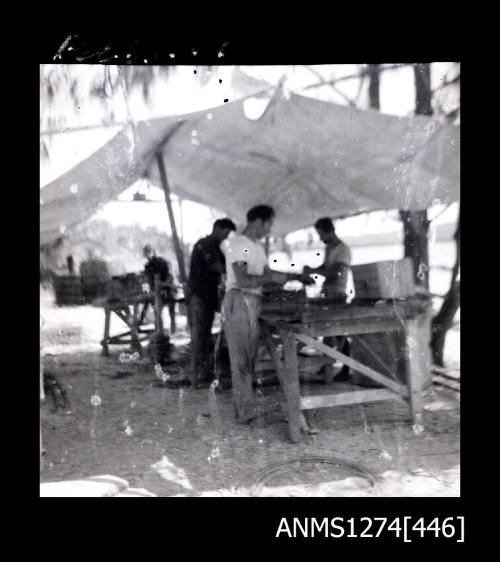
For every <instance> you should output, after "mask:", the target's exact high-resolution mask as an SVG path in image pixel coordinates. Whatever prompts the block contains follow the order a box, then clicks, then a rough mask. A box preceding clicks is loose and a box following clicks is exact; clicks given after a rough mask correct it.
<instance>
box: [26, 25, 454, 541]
mask: <svg viewBox="0 0 500 562" xmlns="http://www.w3.org/2000/svg"><path fill="white" fill-rule="evenodd" d="M75 41H76V40H75V38H74V37H73V36H72V35H71V34H68V36H67V37H66V39H64V41H63V42H61V45H60V46H59V48H58V49H56V50H55V51H54V56H53V57H52V59H51V60H49V59H46V62H45V63H43V64H40V65H39V72H40V99H39V102H40V232H39V235H40V239H39V243H40V244H39V245H40V311H39V312H40V314H39V317H40V497H44V498H47V497H51V498H53V497H92V498H93V497H162V498H165V497H178V498H192V497H212V498H235V497H248V498H250V497H252V498H263V497H267V498H269V497H273V498H275V497H284V498H304V497H308V498H310V497H314V498H330V497H335V498H340V497H342V498H388V497H391V498H408V497H411V498H414V497H419V498H428V497H432V498H445V497H446V498H450V497H454V498H459V497H460V495H461V476H460V458H461V457H460V454H461V451H460V443H461V426H460V413H461V408H460V62H459V61H458V60H445V59H440V58H439V57H437V58H436V59H435V60H433V61H431V62H425V61H424V62H418V61H411V62H403V61H402V60H401V58H400V57H398V56H394V59H391V58H389V57H388V58H387V59H385V60H384V61H380V62H377V63H370V62H366V60H370V59H369V57H368V56H367V57H366V59H365V60H362V59H361V60H359V62H357V63H353V62H352V61H351V60H350V62H348V63H347V62H346V63H337V62H335V63H332V64H328V63H325V64H316V63H315V59H314V57H311V64H279V61H278V63H276V64H275V63H274V62H273V63H272V64H271V63H269V64H238V61H234V59H231V62H230V63H228V62H227V60H226V59H225V55H226V50H228V49H230V44H229V45H228V44H226V43H224V42H222V43H221V44H220V47H219V49H218V51H217V52H216V53H215V56H214V57H213V63H211V64H206V63H205V62H204V60H201V62H198V59H197V55H198V53H197V48H196V46H193V47H192V48H191V50H190V52H189V53H188V54H187V55H186V54H184V56H183V57H182V58H181V57H180V56H179V53H176V52H175V49H172V52H169V51H167V52H166V54H165V58H166V59H168V60H167V61H166V62H165V63H164V64H156V63H155V62H154V60H153V61H152V60H150V59H148V57H147V56H144V58H141V59H140V60H138V56H137V51H135V52H134V53H133V56H132V53H131V55H130V56H129V55H128V54H127V53H126V52H125V53H121V54H120V59H119V61H118V62H115V58H114V55H113V49H112V45H109V46H108V47H107V48H106V46H104V47H103V48H102V49H101V52H100V53H99V56H98V57H97V56H94V57H87V58H86V57H85V53H83V55H82V56H81V57H75V56H73V57H70V55H71V49H72V48H73V47H74V48H75V49H76V46H75V45H76V44H75ZM127 57H129V58H130V60H131V62H128V61H127ZM78 58H80V59H81V60H76V59H78ZM116 58H117V59H118V56H116ZM68 60H71V62H67V61H68ZM89 61H90V62H89ZM243 62H245V61H243ZM298 62H302V59H301V60H300V61H298ZM306 62H307V61H306ZM37 384H38V383H37ZM183 501H186V500H183V499H180V500H178V502H180V503H181V504H182V502H183ZM224 501H225V500H224V499H221V502H224ZM427 523H428V522H426V524H427ZM457 525H458V523H457ZM276 532H277V533H278V534H279V533H281V534H283V535H285V534H286V535H287V536H289V535H290V533H292V527H291V523H290V525H288V523H287V522H286V521H282V522H281V524H280V526H279V529H278V528H277V529H276ZM346 532H347V526H346ZM415 532H417V531H415ZM457 532H458V527H457ZM417 534H418V533H417ZM290 536H291V535H290Z"/></svg>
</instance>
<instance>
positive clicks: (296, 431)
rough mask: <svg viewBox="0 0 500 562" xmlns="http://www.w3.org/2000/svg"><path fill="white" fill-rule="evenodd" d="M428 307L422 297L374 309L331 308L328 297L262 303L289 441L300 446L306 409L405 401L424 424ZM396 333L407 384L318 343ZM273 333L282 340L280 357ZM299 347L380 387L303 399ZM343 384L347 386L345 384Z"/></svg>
mask: <svg viewBox="0 0 500 562" xmlns="http://www.w3.org/2000/svg"><path fill="white" fill-rule="evenodd" d="M429 307H430V303H429V301H428V299H424V298H421V297H413V298H408V299H406V300H402V301H383V302H380V303H376V304H370V305H367V304H361V303H360V304H354V303H352V304H330V303H328V302H327V301H325V299H302V300H301V301H299V300H296V301H295V302H293V301H288V302H287V301H282V302H279V301H269V302H266V301H265V300H264V301H263V304H262V312H261V317H260V319H261V326H262V331H263V334H264V337H265V340H266V344H267V347H268V350H269V353H270V355H271V357H272V360H273V363H274V366H275V369H276V371H277V374H278V377H279V380H280V384H281V387H282V390H283V393H284V397H285V401H284V404H285V410H286V411H285V414H286V416H287V418H288V426H289V434H290V439H291V440H292V441H293V442H298V441H299V440H300V438H301V430H303V429H304V430H305V429H307V422H306V419H305V416H304V415H303V413H302V410H308V409H314V408H325V407H333V406H339V405H345V404H357V403H363V402H372V401H376V400H398V401H404V402H405V403H407V404H408V405H409V407H410V414H411V418H412V422H413V423H414V424H422V422H423V419H422V399H421V394H422V385H423V380H424V375H425V373H424V372H423V368H422V365H423V364H425V363H424V362H423V361H422V360H421V358H422V356H423V355H425V354H427V353H428V342H426V341H425V340H426V337H425V334H427V333H428V332H427V331H426V330H425V329H423V326H425V324H426V323H427V322H428V321H430V320H429V319H430V315H429ZM392 331H399V332H400V331H403V332H404V336H405V346H404V347H405V364H406V380H403V381H401V380H398V377H397V375H396V374H395V373H391V372H390V369H389V368H384V371H385V372H384V373H381V372H378V371H377V370H375V369H373V368H372V367H369V366H367V365H364V364H362V363H360V362H359V361H357V360H355V359H353V358H351V357H348V356H346V355H344V354H343V353H341V352H340V351H338V350H337V349H334V348H333V347H331V346H327V345H325V344H324V343H322V341H321V340H320V339H319V338H323V337H325V336H326V337H328V336H359V335H361V334H370V333H377V332H392ZM273 333H274V335H277V336H280V338H281V341H282V344H283V354H282V356H281V354H280V353H279V351H278V348H277V345H276V344H277V341H276V338H275V337H273ZM300 343H302V344H306V345H307V346H308V347H310V348H313V349H315V350H317V351H319V352H321V353H323V354H324V355H327V356H329V357H331V358H333V359H337V360H339V361H340V362H341V363H343V364H344V365H348V366H349V368H350V369H352V370H355V371H358V372H360V373H362V374H363V375H365V376H366V377H368V378H370V379H371V380H372V381H375V382H376V383H378V384H379V385H381V387H380V388H370V389H364V388H363V387H359V386H352V388H351V389H350V390H348V391H346V390H340V391H339V390H333V388H334V386H335V384H333V385H332V386H331V390H330V391H329V390H328V389H326V392H325V391H323V392H322V393H321V394H318V395H314V394H313V395H309V396H301V394H300V385H299V372H298V360H297V347H298V344H300ZM364 345H366V344H364ZM372 353H375V354H376V352H372ZM379 360H380V361H379V363H381V364H382V365H384V360H383V358H380V357H379ZM385 366H386V365H385ZM386 367H387V366H386ZM342 386H344V388H345V385H342Z"/></svg>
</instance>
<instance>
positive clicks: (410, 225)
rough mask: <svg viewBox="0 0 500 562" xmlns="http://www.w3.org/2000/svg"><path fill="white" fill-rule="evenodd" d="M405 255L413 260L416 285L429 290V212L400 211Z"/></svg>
mask: <svg viewBox="0 0 500 562" xmlns="http://www.w3.org/2000/svg"><path fill="white" fill-rule="evenodd" d="M399 215H400V218H401V222H402V223H403V234H404V252H405V253H404V255H405V257H410V258H412V260H413V268H414V277H415V283H416V284H417V285H420V286H422V287H424V288H425V289H427V290H429V238H428V231H429V220H428V218H427V211H400V213H399Z"/></svg>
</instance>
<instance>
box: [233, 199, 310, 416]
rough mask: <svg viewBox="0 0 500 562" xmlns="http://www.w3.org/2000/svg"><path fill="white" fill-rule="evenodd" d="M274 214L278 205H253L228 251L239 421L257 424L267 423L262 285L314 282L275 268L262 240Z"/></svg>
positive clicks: (236, 400) (304, 276) (235, 401)
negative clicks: (262, 400) (261, 385)
mask: <svg viewBox="0 0 500 562" xmlns="http://www.w3.org/2000/svg"><path fill="white" fill-rule="evenodd" d="M274 216H275V213H274V209H273V208H272V207H269V206H267V205H257V206H256V207H253V208H252V209H250V210H249V211H248V213H247V225H246V227H245V228H244V230H243V232H242V233H241V234H237V235H235V236H234V237H233V238H232V239H229V240H228V242H227V245H226V248H225V255H226V269H227V277H226V296H225V297H224V302H223V305H222V314H223V322H224V331H225V334H226V339H227V344H228V349H229V360H230V363H231V378H232V383H233V401H234V406H235V411H236V419H237V420H238V421H239V422H241V423H250V422H253V421H254V420H255V421H256V422H257V425H258V424H259V423H262V422H264V423H265V421H264V420H263V412H259V411H258V409H257V402H256V399H255V394H254V392H253V387H252V378H253V374H254V370H255V360H256V357H257V350H258V344H259V324H258V320H259V315H260V309H261V295H262V287H263V286H264V285H265V284H266V283H277V284H280V285H283V284H285V283H287V282H288V281H301V282H302V283H304V284H313V283H314V280H313V279H312V278H311V277H310V276H309V275H304V274H296V273H282V272H279V271H274V270H272V269H270V268H269V266H268V264H267V256H266V253H265V251H264V248H263V246H262V244H260V243H259V240H260V239H262V238H263V237H265V236H267V235H268V234H269V233H270V231H271V227H272V224H273V221H274ZM259 417H260V420H259V419H258V418H259Z"/></svg>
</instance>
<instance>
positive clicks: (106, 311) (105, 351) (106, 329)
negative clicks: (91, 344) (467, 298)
mask: <svg viewBox="0 0 500 562" xmlns="http://www.w3.org/2000/svg"><path fill="white" fill-rule="evenodd" d="M110 317H111V310H110V309H109V308H108V307H107V306H106V307H105V308H104V337H103V339H102V342H101V345H102V354H103V355H105V356H108V355H109V347H108V340H109V323H110Z"/></svg>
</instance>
